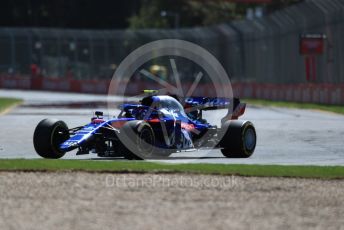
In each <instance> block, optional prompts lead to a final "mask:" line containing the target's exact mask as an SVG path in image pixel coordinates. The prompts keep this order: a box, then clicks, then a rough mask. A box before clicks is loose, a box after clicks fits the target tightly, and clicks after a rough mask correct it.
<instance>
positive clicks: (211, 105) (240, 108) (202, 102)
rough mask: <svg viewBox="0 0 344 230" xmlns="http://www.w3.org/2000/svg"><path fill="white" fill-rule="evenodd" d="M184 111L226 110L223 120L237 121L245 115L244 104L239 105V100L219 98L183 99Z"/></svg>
mask: <svg viewBox="0 0 344 230" xmlns="http://www.w3.org/2000/svg"><path fill="white" fill-rule="evenodd" d="M183 104H184V109H185V111H186V112H188V111H192V110H195V109H197V110H217V109H228V113H227V115H226V116H225V117H224V118H223V119H227V120H233V119H238V117H240V116H241V115H243V114H244V113H245V109H246V104H245V103H241V102H240V99H239V98H233V99H229V98H221V97H213V98H211V97H187V98H185V99H184V103H183Z"/></svg>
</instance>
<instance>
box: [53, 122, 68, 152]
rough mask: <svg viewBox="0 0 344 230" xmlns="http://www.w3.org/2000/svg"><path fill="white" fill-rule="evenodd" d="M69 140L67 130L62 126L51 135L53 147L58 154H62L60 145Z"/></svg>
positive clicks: (58, 126)
mask: <svg viewBox="0 0 344 230" xmlns="http://www.w3.org/2000/svg"><path fill="white" fill-rule="evenodd" d="M67 139H68V135H67V134H66V130H65V129H64V128H63V127H62V126H60V125H57V126H56V127H55V128H54V130H53V131H52V134H51V145H52V147H53V148H54V150H55V152H56V153H61V150H60V144H62V143H63V142H64V141H65V140H67Z"/></svg>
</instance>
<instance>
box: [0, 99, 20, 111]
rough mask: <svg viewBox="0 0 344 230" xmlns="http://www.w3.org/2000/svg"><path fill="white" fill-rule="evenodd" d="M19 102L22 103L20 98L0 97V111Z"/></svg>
mask: <svg viewBox="0 0 344 230" xmlns="http://www.w3.org/2000/svg"><path fill="white" fill-rule="evenodd" d="M20 103H22V100H20V99H15V98H4V97H0V113H1V112H3V111H5V110H6V109H8V108H10V107H11V106H15V105H18V104H20Z"/></svg>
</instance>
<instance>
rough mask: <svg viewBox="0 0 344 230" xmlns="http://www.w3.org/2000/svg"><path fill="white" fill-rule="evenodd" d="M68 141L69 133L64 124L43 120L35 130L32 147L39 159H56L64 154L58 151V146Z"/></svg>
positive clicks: (57, 121)
mask: <svg viewBox="0 0 344 230" xmlns="http://www.w3.org/2000/svg"><path fill="white" fill-rule="evenodd" d="M68 139H69V131H68V126H67V125H66V123H64V122H63V121H59V120H57V119H44V120H42V121H41V122H39V123H38V125H37V127H36V129H35V132H34V134H33V145H34V147H35V150H36V152H37V153H38V155H40V156H41V157H43V158H51V159H58V158H61V157H63V156H64V154H65V152H63V151H61V150H60V144H62V143H63V142H64V141H66V140H68Z"/></svg>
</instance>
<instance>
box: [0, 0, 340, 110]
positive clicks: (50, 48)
mask: <svg viewBox="0 0 344 230" xmlns="http://www.w3.org/2000/svg"><path fill="white" fill-rule="evenodd" d="M0 4H1V7H0V88H17V89H35V90H54V91H72V92H85V93H107V89H108V84H109V81H110V80H111V78H112V76H113V73H114V71H115V70H116V68H117V67H118V65H119V64H120V62H121V61H122V60H123V59H124V58H125V57H126V56H127V55H128V54H129V53H130V52H131V51H133V50H134V49H136V48H138V47H140V46H142V45H143V44H146V43H148V42H151V41H155V40H159V39H166V38H175V39H183V40H186V41H190V42H193V43H196V44H198V45H200V46H202V47H203V48H205V49H206V50H208V51H209V52H210V53H211V54H213V55H214V56H215V57H216V58H217V59H218V60H219V61H220V62H221V64H222V65H223V66H224V68H225V69H226V71H227V73H228V75H229V76H230V80H231V82H232V84H233V89H234V94H235V95H237V96H240V97H246V98H262V99H271V100H287V101H301V102H315V103H326V104H344V86H343V85H344V40H343V39H342V38H343V37H344V1H343V0H280V1H278V0H273V1H272V0H207V1H206V0H126V1H111V0H98V1H95V0H70V1H66V0H50V1H46V0H2V1H1V3H0ZM185 63H186V64H185V65H182V66H183V68H180V69H179V71H180V75H181V76H182V77H183V81H184V82H192V81H193V80H194V78H195V74H197V73H198V71H199V70H198V69H197V70H196V69H195V68H194V67H192V66H193V65H191V64H190V65H188V64H187V61H186V62H185ZM146 68H147V69H149V71H151V72H152V73H154V74H156V75H158V76H159V77H161V78H168V76H169V75H170V72H171V71H170V69H169V67H168V66H166V65H165V64H164V62H157V63H150V64H149V65H147V66H146ZM139 81H146V80H144V79H138V80H137V82H136V83H135V84H137V85H134V86H133V85H132V86H131V88H132V92H131V93H132V94H137V92H138V91H140V90H141V88H140V86H143V85H144V84H140V83H139ZM205 81H207V80H205ZM201 83H204V87H203V88H202V85H200V87H199V93H200V94H203V95H207V94H209V92H207V87H206V83H207V82H201ZM144 87H149V82H148V85H147V84H146V85H144ZM129 94H130V92H129Z"/></svg>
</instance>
